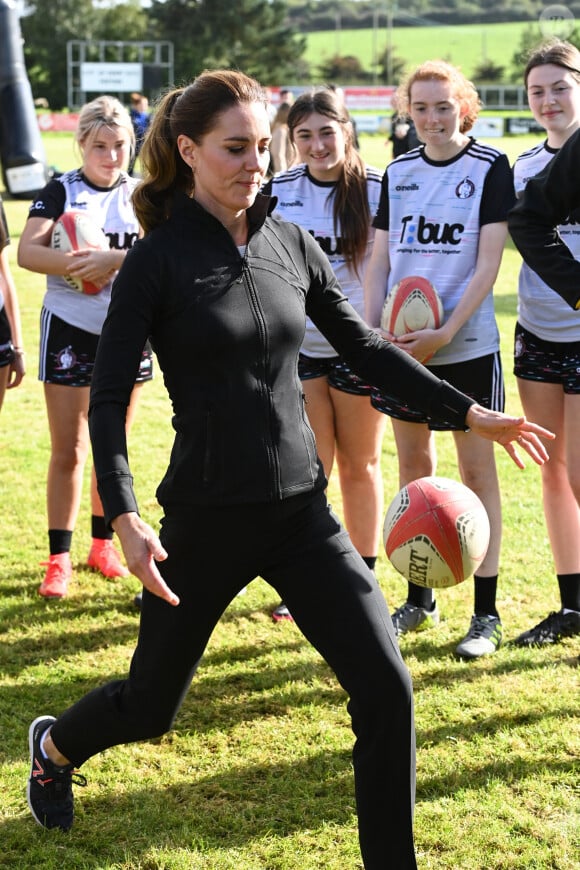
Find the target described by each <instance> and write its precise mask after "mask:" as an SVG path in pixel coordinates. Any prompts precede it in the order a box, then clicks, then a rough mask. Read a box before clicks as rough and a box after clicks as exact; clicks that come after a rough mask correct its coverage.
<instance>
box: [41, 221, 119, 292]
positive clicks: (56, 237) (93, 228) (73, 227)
mask: <svg viewBox="0 0 580 870" xmlns="http://www.w3.org/2000/svg"><path fill="white" fill-rule="evenodd" d="M50 246H51V248H54V249H55V250H56V251H63V252H64V253H69V252H71V251H84V250H87V249H92V250H95V251H108V250H109V240H108V239H107V237H106V235H105V234H104V232H103V231H102V230H101V228H100V227H98V226H97V225H96V224H95V223H94V222H93V221H92V220H91V218H90V217H89V215H87V214H85V213H84V212H82V211H65V212H64V214H62V215H61V216H60V217H59V219H58V220H57V221H56V223H55V225H54V229H53V231H52V236H51V240H50ZM63 278H64V280H65V281H66V283H67V284H68V285H69V286H70V287H72V289H73V290H76V291H77V293H86V294H88V295H89V296H94V295H95V294H96V293H100V291H101V289H102V288H101V287H97V286H96V285H95V284H92V283H91V282H90V281H83V280H82V278H77V277H75V276H74V275H63Z"/></svg>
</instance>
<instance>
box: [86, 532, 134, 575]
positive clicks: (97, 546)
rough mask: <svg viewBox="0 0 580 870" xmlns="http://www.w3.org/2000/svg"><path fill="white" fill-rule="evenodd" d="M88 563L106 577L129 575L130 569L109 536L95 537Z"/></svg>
mask: <svg viewBox="0 0 580 870" xmlns="http://www.w3.org/2000/svg"><path fill="white" fill-rule="evenodd" d="M87 565H88V566H89V568H94V569H95V570H96V571H100V572H101V574H102V575H103V576H104V577H111V578H112V577H128V576H129V571H128V570H127V569H126V568H125V566H124V565H123V563H122V562H121V556H120V555H119V553H118V552H117V550H116V549H115V547H114V546H113V542H112V541H110V540H109V539H108V538H93V543H92V545H91V549H90V552H89V555H88V558H87Z"/></svg>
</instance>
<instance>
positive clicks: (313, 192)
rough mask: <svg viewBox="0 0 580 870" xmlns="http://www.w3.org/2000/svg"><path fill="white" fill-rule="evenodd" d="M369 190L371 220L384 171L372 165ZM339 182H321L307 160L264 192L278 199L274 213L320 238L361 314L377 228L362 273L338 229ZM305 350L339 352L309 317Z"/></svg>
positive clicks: (316, 353) (368, 169)
mask: <svg viewBox="0 0 580 870" xmlns="http://www.w3.org/2000/svg"><path fill="white" fill-rule="evenodd" d="M366 172H367V192H368V200H369V210H370V215H371V219H372V217H373V215H374V214H375V212H376V210H377V207H378V204H379V199H380V195H381V179H382V173H381V172H379V170H378V169H375V168H374V167H372V166H367V167H366ZM335 187H336V184H335V183H334V182H332V181H330V182H323V181H317V180H316V179H315V178H313V177H312V176H311V175H310V173H309V172H308V167H307V165H306V164H305V163H301V164H299V165H298V166H294V167H292V168H291V169H287V170H286V171H285V172H280V173H279V174H278V175H275V176H274V177H273V178H272V179H271V180H270V181H269V182H268V183H267V185H266V186H265V187H264V192H265V193H268V194H269V195H271V196H275V197H277V199H278V202H277V205H276V208H275V210H274V214H275V215H276V216H277V217H282V218H284V219H285V220H287V221H291V222H292V223H295V224H298V225H299V226H301V227H302V228H303V229H305V230H306V231H307V232H309V233H310V235H311V236H312V237H313V238H314V239H316V241H317V242H318V244H319V245H320V247H321V248H322V250H323V251H324V253H325V254H326V256H327V257H328V259H329V260H330V264H331V266H332V269H333V271H334V274H335V275H336V277H337V278H338V280H339V282H340V286H341V288H342V290H343V292H344V294H345V296H347V297H348V301H349V302H350V304H351V305H352V306H353V308H355V309H356V311H357V312H358V314H360V316H361V317H363V316H364V298H363V288H362V283H361V281H362V279H363V277H364V270H365V266H366V264H367V263H368V261H369V259H370V255H371V251H372V244H373V239H374V235H375V232H374V229H373V228H372V227H371V228H370V229H369V240H368V245H367V252H366V254H365V258H364V262H363V263H362V264H361V268H360V270H359V275H357V274H356V273H355V271H354V269H352V268H351V266H350V265H349V263H348V262H347V261H346V260H345V258H344V256H343V254H342V244H341V238H340V235H339V236H338V237H337V236H336V234H335V231H334V218H333V214H332V207H333V197H332V194H333V192H334V189H335ZM302 350H303V352H304V353H305V354H307V356H311V357H331V356H336V351H335V350H334V348H333V347H332V346H331V345H330V344H329V343H328V342H327V340H326V339H325V338H324V336H323V335H321V333H320V332H319V331H318V330H317V329H316V327H315V326H314V324H313V323H312V321H311V320H310V319H309V318H307V321H306V336H305V338H304V344H303V346H302Z"/></svg>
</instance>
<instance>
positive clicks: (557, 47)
mask: <svg viewBox="0 0 580 870" xmlns="http://www.w3.org/2000/svg"><path fill="white" fill-rule="evenodd" d="M547 63H552V64H554V66H559V67H562V69H567V70H568V72H571V73H572V74H573V76H574V78H575V79H576V81H577V82H580V51H578V49H577V48H576V46H575V45H572V43H571V42H564V41H563V40H560V39H549V40H547V42H544V43H542V45H540V46H538V48H535V49H532V51H531V52H530V55H529V57H528V62H527V64H526V68H525V70H524V84H525V86H526V87H527V86H528V77H529V75H530V73H531V71H532V70H533V69H534V68H535V67H537V66H545V65H546V64H547Z"/></svg>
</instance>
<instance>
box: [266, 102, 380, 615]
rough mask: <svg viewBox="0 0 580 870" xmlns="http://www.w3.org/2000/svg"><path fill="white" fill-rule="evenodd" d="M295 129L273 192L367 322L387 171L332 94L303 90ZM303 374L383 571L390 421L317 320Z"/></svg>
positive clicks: (313, 411) (359, 526)
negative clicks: (291, 155)
mask: <svg viewBox="0 0 580 870" xmlns="http://www.w3.org/2000/svg"><path fill="white" fill-rule="evenodd" d="M288 127H289V133H290V139H291V141H292V143H293V145H294V147H295V149H296V152H297V157H298V161H299V162H298V165H296V166H294V167H293V168H291V169H289V170H287V171H286V172H281V173H279V174H278V175H276V176H274V178H272V179H271V180H270V181H269V182H268V184H267V185H266V188H265V192H266V193H268V194H271V195H273V196H275V197H277V200H278V202H277V205H276V214H277V215H280V216H281V217H283V218H285V219H286V220H289V221H292V222H293V223H296V224H299V225H300V226H302V227H303V228H304V229H306V230H308V232H309V233H310V234H311V235H312V236H313V238H314V239H316V241H317V242H318V244H319V245H320V247H321V248H322V250H323V251H324V253H325V254H326V255H327V257H328V259H329V260H330V263H331V266H332V268H333V270H334V273H335V274H336V276H337V278H338V279H339V281H340V284H341V287H342V289H343V292H344V293H345V295H346V296H347V297H348V300H349V302H350V303H351V305H352V306H353V307H354V308H355V309H356V310H357V311H358V313H359V314H360V315H361V316H362V314H363V310H364V298H363V288H362V279H363V276H364V272H365V268H366V264H367V262H368V260H369V258H370V254H371V250H372V243H373V239H374V234H375V231H374V229H373V228H372V225H371V220H372V216H373V215H374V213H375V212H376V209H377V207H378V203H379V198H380V193H381V178H382V173H380V172H379V171H378V170H377V169H374V168H373V167H370V166H365V165H364V163H363V162H362V160H361V158H360V155H359V153H358V151H357V150H356V148H355V147H354V140H353V131H352V125H351V122H350V120H349V118H348V115H347V113H346V112H345V109H344V104H343V102H342V100H341V99H340V96H339V95H338V94H337V93H336V92H335V91H334V90H332V89H331V88H321V89H317V90H314V91H312V92H308V93H304V94H301V95H300V96H299V97H298V98H297V99H296V101H295V103H294V104H293V106H292V108H291V109H290V113H289V115H288ZM298 372H299V375H300V378H301V380H302V388H303V390H304V395H305V396H306V403H307V404H306V407H307V411H308V419H309V421H310V424H311V425H312V428H313V430H314V434H315V436H316V446H317V450H318V455H319V457H320V460H321V462H322V465H323V467H324V470H325V473H326V476H327V477H329V476H330V473H331V471H332V467H333V465H334V460H335V459H336V465H337V468H338V474H339V480H340V488H341V493H342V502H343V510H344V517H345V524H346V527H347V529H348V531H349V533H350V536H351V539H352V542H353V544H354V546H355V547H356V549H357V550H358V552H359V553H360V554H361V556H362V557H363V559H364V561H365V562H366V563H367V565H368V566H369V567H370V568H374V566H375V562H376V558H377V552H378V547H379V540H380V534H381V528H382V522H383V483H382V475H381V444H382V439H383V433H384V429H385V419H384V417H383V415H382V414H380V413H379V412H378V411H376V410H375V409H374V408H373V407H372V406H371V403H370V387H369V386H368V385H367V384H364V383H363V382H362V381H361V380H360V378H358V377H357V376H356V375H355V374H354V372H351V371H350V369H349V368H348V366H347V365H346V363H345V362H344V360H343V359H341V358H340V357H339V356H337V353H336V351H335V350H334V348H333V347H332V346H331V345H330V344H329V343H328V342H327V341H326V339H325V338H324V336H322V335H321V333H320V332H319V331H318V330H317V329H316V327H315V326H314V324H313V323H312V322H311V321H310V320H307V326H306V337H305V341H304V344H303V346H302V351H301V354H300V361H299V368H298ZM273 616H274V619H278V618H280V616H283V617H286V618H288V615H287V609H286V608H285V607H284V605H281V606H280V607H278V608H276V610H275V611H274V614H273Z"/></svg>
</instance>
